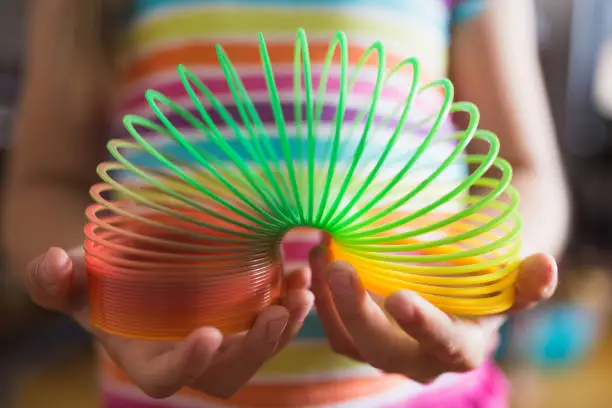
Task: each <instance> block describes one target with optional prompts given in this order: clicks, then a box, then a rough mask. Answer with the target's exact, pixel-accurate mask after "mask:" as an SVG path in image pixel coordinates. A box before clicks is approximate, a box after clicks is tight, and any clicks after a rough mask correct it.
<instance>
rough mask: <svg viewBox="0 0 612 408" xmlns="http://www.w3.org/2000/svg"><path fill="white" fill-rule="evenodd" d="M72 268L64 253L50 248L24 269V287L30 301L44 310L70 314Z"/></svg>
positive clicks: (71, 304)
mask: <svg viewBox="0 0 612 408" xmlns="http://www.w3.org/2000/svg"><path fill="white" fill-rule="evenodd" d="M74 275H75V273H74V266H73V263H72V259H71V258H70V257H69V256H68V254H67V253H66V251H64V250H62V249H60V248H51V249H49V250H48V251H47V252H45V253H44V254H42V255H40V256H39V257H38V258H36V259H34V260H33V261H32V262H31V263H30V264H29V265H28V267H27V269H26V281H25V282H26V287H27V290H28V293H29V295H30V297H31V298H32V300H33V301H34V302H35V303H36V304H38V305H39V306H41V307H43V308H45V309H51V310H55V311H58V312H64V313H70V312H71V311H72V309H73V302H72V301H73V299H74V293H73V288H74V286H73V281H74Z"/></svg>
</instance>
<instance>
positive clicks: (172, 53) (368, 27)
mask: <svg viewBox="0 0 612 408" xmlns="http://www.w3.org/2000/svg"><path fill="white" fill-rule="evenodd" d="M450 3H451V1H450V0H426V1H424V0H335V1H334V0H227V1H223V0H214V1H213V0H137V1H136V2H135V5H134V10H133V12H134V14H133V18H132V19H131V21H130V22H129V25H128V27H127V31H126V48H125V49H126V50H129V52H126V53H124V55H123V58H122V64H123V72H122V85H123V86H122V89H121V93H120V95H119V98H118V100H117V104H118V110H117V121H116V123H117V126H116V128H115V132H117V134H119V135H120V136H124V135H125V133H124V132H123V131H122V130H121V121H120V118H121V116H122V115H123V114H126V113H136V114H138V115H142V116H145V117H147V116H148V117H150V118H151V119H153V114H152V112H151V110H150V108H149V107H148V105H147V104H146V101H145V99H144V96H143V95H144V91H145V90H146V89H151V88H153V89H156V90H159V91H161V92H162V93H164V94H165V95H167V96H168V97H170V98H171V99H175V100H177V101H181V100H183V99H184V98H185V96H184V95H185V93H184V89H183V88H182V86H181V83H180V79H179V77H178V75H177V74H176V66H177V65H179V64H185V65H186V66H188V67H189V69H190V70H192V71H193V72H194V73H196V74H197V76H198V77H199V78H200V79H201V80H202V81H203V82H204V83H206V84H207V85H208V86H209V87H211V89H213V91H214V90H215V89H214V87H217V88H218V90H219V91H218V92H219V93H221V95H220V97H221V98H222V100H226V99H227V97H228V92H229V91H227V89H226V87H224V86H221V85H219V83H222V82H223V81H224V80H223V73H222V71H221V69H220V68H219V64H218V60H217V55H216V53H215V50H214V45H215V44H217V43H219V44H222V45H223V47H224V48H225V49H226V51H227V53H228V55H229V57H230V59H231V60H232V62H233V64H234V65H235V66H236V68H237V70H238V72H239V73H240V74H241V75H242V76H243V80H244V81H245V84H246V86H247V88H249V87H251V88H252V89H253V92H254V94H255V95H258V94H262V93H265V82H264V79H263V78H262V77H261V74H259V76H258V75H257V74H256V72H260V71H259V69H260V68H259V67H260V61H259V54H258V52H257V48H256V46H257V33H258V32H263V34H264V35H265V38H266V42H267V43H268V47H269V50H270V54H271V56H272V63H273V65H274V68H275V75H279V76H278V77H277V82H278V86H279V88H281V89H280V90H281V91H282V87H283V86H286V87H288V88H289V89H292V87H293V83H292V82H291V81H290V80H289V81H283V80H282V76H283V75H284V74H286V75H287V77H288V76H290V75H291V74H292V73H293V70H292V63H293V58H294V54H293V44H294V41H295V35H296V30H297V29H298V28H304V29H305V30H306V33H307V35H308V42H309V47H310V48H311V53H312V54H313V56H314V57H313V62H314V63H315V65H316V59H317V56H319V57H318V58H319V59H321V58H323V56H324V55H325V53H326V51H327V47H328V46H329V41H330V39H331V38H332V36H333V35H334V34H335V33H336V32H337V31H339V30H342V31H344V32H345V33H346V34H347V36H348V40H349V44H350V53H351V54H352V55H359V54H360V53H363V51H364V50H365V49H367V48H368V47H369V46H370V45H371V44H372V43H373V42H374V41H378V40H380V41H381V42H382V43H383V44H384V46H385V49H386V50H387V52H388V54H387V60H389V63H390V64H392V65H394V64H396V63H397V62H399V61H400V60H402V59H404V58H405V57H409V56H416V57H418V59H419V61H420V63H421V66H422V72H423V74H422V76H421V77H422V81H424V82H430V81H433V80H436V79H438V78H441V77H444V76H445V74H446V65H447V55H448V46H449V44H448V38H449V27H450V7H451V6H450ZM352 60H353V59H352V58H351V61H352ZM314 74H315V75H316V69H315V72H314ZM333 75H334V74H333V73H332V78H331V80H332V81H333V80H334V78H333ZM364 78H365V80H364V81H365V82H367V81H368V79H367V78H368V77H367V76H365V77H364ZM336 80H337V78H336ZM370 85H371V84H370ZM364 89H367V84H365V85H364ZM224 92H225V95H223V93H224ZM224 96H225V97H226V99H223V97H224ZM442 97H443V96H442V94H441V93H439V92H433V93H431V95H429V96H427V97H425V98H422V101H423V102H422V104H421V105H419V100H418V99H417V104H416V105H415V108H414V109H416V110H419V109H420V110H422V111H423V112H425V113H426V112H428V111H429V113H434V112H433V111H432V109H436V108H438V107H439V106H440V103H441V101H442ZM181 98H182V99H181ZM383 98H384V95H383ZM255 102H257V101H255ZM262 118H263V119H264V121H265V120H266V118H265V114H263V113H262ZM324 120H325V119H324ZM269 122H270V123H266V124H267V125H271V124H272V122H273V118H271V117H270V118H269ZM448 129H450V125H448ZM180 130H182V131H184V132H188V131H189V129H187V128H185V129H180ZM151 137H154V136H153V135H151ZM449 147H450V146H442V147H441V149H442V150H443V151H448V149H449ZM444 156H445V155H444V154H443V152H441V154H440V157H444ZM451 177H456V178H457V179H459V178H460V177H463V173H462V172H461V171H457V172H456V174H452V175H451ZM318 238H319V237H318V234H317V233H314V232H308V231H302V232H296V233H294V234H292V235H290V236H289V237H288V238H287V240H286V248H285V256H286V262H287V267H288V269H289V268H292V267H297V266H303V265H305V264H306V262H307V253H308V249H309V248H311V247H312V245H314V244H316V243H317V242H318ZM102 361H103V367H104V370H103V380H104V384H105V386H106V387H107V391H108V398H115V400H117V401H118V399H119V398H127V399H128V400H129V399H130V398H132V400H130V401H132V402H126V403H125V404H126V405H121V406H130V407H137V406H140V405H138V403H137V402H136V401H138V398H142V397H140V394H139V393H138V392H137V391H135V390H133V389H132V387H131V385H130V384H129V381H128V380H127V379H126V377H125V376H124V375H123V374H122V373H121V372H120V371H119V370H118V369H117V368H116V367H115V366H114V365H112V363H110V362H109V361H108V360H107V359H106V358H103V359H102ZM458 379H460V376H447V377H443V378H442V379H441V380H439V381H440V382H441V383H444V382H454V381H458ZM423 388H424V387H422V386H421V385H418V384H416V383H414V382H412V381H409V380H406V379H405V378H403V377H400V376H395V375H385V374H381V373H380V372H379V371H377V370H375V369H373V368H372V367H370V366H367V365H364V364H360V363H357V362H354V361H352V360H349V359H346V358H344V357H341V356H339V355H337V354H335V353H334V352H333V351H332V350H331V348H330V347H329V346H328V344H327V342H326V340H325V336H324V333H323V330H322V327H321V325H320V324H319V322H318V320H317V318H316V316H315V315H311V316H310V317H309V318H308V319H307V321H306V322H305V325H304V328H303V329H302V331H301V333H300V334H299V336H298V338H297V339H296V340H295V341H294V342H293V343H292V344H291V345H290V346H289V347H287V348H286V349H285V350H284V351H282V352H281V353H280V354H279V355H278V356H277V357H276V358H275V359H274V360H273V361H272V362H270V363H269V364H268V365H266V366H265V367H264V369H263V370H262V371H261V372H260V373H259V374H258V376H257V377H256V378H255V379H254V380H253V381H252V382H251V384H250V385H249V386H248V387H246V388H245V389H244V390H243V391H242V392H241V393H240V394H239V395H238V396H237V397H236V398H235V399H233V400H231V401H228V402H221V401H216V400H212V399H208V398H206V397H204V396H201V395H197V394H195V393H192V392H189V391H186V392H185V393H184V394H182V395H180V396H178V397H176V398H175V399H174V404H176V406H177V407H183V406H184V407H192V406H193V407H202V406H215V407H216V406H224V405H225V404H227V405H228V406H230V405H231V406H260V407H271V406H284V407H289V406H305V405H312V406H350V407H367V408H374V407H383V406H385V407H386V406H395V404H399V403H401V402H402V401H405V400H406V399H409V398H410V396H411V395H414V394H415V393H420V392H422V390H423ZM111 394H113V395H114V397H111ZM168 403H169V404H171V403H172V400H170V402H168ZM163 406H164V407H165V405H163ZM171 406H174V405H171Z"/></svg>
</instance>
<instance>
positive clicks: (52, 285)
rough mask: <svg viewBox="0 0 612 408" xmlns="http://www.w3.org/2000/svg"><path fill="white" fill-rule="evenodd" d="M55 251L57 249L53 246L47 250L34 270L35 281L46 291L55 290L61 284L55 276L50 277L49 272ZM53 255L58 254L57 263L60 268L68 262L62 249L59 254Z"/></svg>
mask: <svg viewBox="0 0 612 408" xmlns="http://www.w3.org/2000/svg"><path fill="white" fill-rule="evenodd" d="M57 251H58V250H56V249H53V248H52V249H50V250H48V251H47V252H46V253H45V254H44V255H43V258H42V259H41V261H40V263H39V264H38V267H37V268H36V270H35V271H34V274H35V275H36V280H37V282H38V283H39V284H40V285H41V286H42V287H43V288H45V289H46V290H48V291H55V290H57V289H58V288H59V287H60V286H61V283H60V281H59V280H58V279H56V277H52V276H51V273H49V267H50V266H51V263H52V262H53V257H54V254H56V253H57ZM55 256H58V259H57V261H58V262H57V263H58V264H59V266H60V268H61V267H63V266H65V265H66V264H67V263H68V259H69V258H68V256H67V255H66V254H65V253H64V252H63V251H59V254H56V255H55Z"/></svg>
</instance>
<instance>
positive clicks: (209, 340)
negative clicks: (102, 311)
mask: <svg viewBox="0 0 612 408" xmlns="http://www.w3.org/2000/svg"><path fill="white" fill-rule="evenodd" d="M99 337H100V341H101V343H102V345H103V346H104V348H105V349H106V351H107V353H108V354H109V356H110V357H111V358H112V359H113V360H114V361H115V362H116V363H117V364H118V365H119V366H120V367H121V368H122V369H123V370H124V371H125V372H126V373H127V374H128V375H129V376H130V378H131V379H132V381H133V382H134V383H135V384H136V385H137V386H138V387H139V388H140V389H141V390H142V391H143V392H145V393H146V394H147V395H149V396H150V397H152V398H167V397H169V396H171V395H173V394H175V393H176V392H177V391H179V390H180V389H181V388H183V387H185V386H187V385H189V384H191V383H192V382H193V381H195V380H196V379H197V378H198V377H199V376H200V375H202V373H204V372H205V370H206V369H207V368H208V367H209V366H210V364H211V363H212V361H213V359H214V358H215V356H216V354H217V352H218V350H219V347H220V346H221V342H222V340H223V336H222V334H221V333H220V332H219V331H218V330H217V329H214V328H208V327H206V328H201V329H198V330H196V331H194V332H193V333H191V334H190V335H189V336H188V337H187V338H186V339H185V340H183V341H181V342H178V343H169V342H168V343H166V342H147V341H139V340H132V339H125V338H121V337H115V336H109V335H104V334H101V335H100V336H99Z"/></svg>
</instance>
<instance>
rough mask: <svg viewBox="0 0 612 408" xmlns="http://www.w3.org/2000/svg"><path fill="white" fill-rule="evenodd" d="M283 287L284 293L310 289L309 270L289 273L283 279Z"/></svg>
mask: <svg viewBox="0 0 612 408" xmlns="http://www.w3.org/2000/svg"><path fill="white" fill-rule="evenodd" d="M284 286H285V290H286V291H290V290H299V289H308V288H309V287H310V270H309V269H308V268H301V269H298V270H296V271H292V272H289V273H288V274H287V276H286V277H285V281H284Z"/></svg>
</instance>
